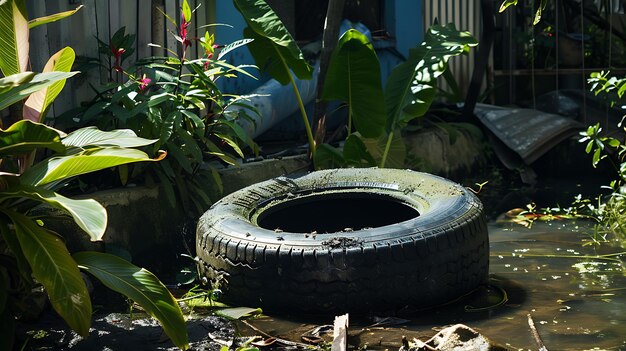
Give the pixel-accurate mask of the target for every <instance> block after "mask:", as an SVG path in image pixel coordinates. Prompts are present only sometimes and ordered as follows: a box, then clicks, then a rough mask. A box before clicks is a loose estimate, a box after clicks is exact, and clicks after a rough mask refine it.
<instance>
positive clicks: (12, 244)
mask: <svg viewBox="0 0 626 351" xmlns="http://www.w3.org/2000/svg"><path fill="white" fill-rule="evenodd" d="M0 235H2V239H4V243H5V244H6V246H7V247H8V249H9V250H10V251H11V252H12V253H13V255H14V256H15V261H16V262H17V269H18V270H19V272H20V274H21V275H22V277H23V278H24V279H30V276H31V273H32V270H31V268H30V265H29V264H28V261H27V260H26V257H24V252H23V251H22V248H21V247H20V242H19V241H18V240H17V237H16V236H15V234H14V232H13V231H12V230H11V229H9V223H8V222H7V221H4V220H0Z"/></svg>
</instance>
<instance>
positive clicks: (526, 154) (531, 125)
mask: <svg viewBox="0 0 626 351" xmlns="http://www.w3.org/2000/svg"><path fill="white" fill-rule="evenodd" d="M474 113H475V114H476V116H477V117H478V118H479V119H480V120H481V122H482V123H483V124H484V125H485V127H487V128H488V129H489V130H490V131H491V132H492V133H493V134H494V135H495V136H496V137H497V138H498V139H499V140H500V141H502V142H503V143H504V144H505V145H506V146H507V147H508V148H510V149H511V150H513V151H514V152H515V153H516V154H518V155H519V156H520V157H521V158H522V160H523V161H524V163H525V164H527V165H529V164H531V163H533V162H535V161H536V160H537V159H538V158H539V157H541V156H543V155H544V154H545V153H546V152H548V151H549V150H550V149H551V148H553V147H554V146H556V145H557V144H558V143H560V142H562V141H563V140H565V139H567V138H569V137H571V136H573V135H576V134H577V133H578V132H579V131H580V130H582V128H583V125H582V124H580V123H579V122H577V121H575V120H573V119H571V118H566V117H563V116H559V115H555V114H552V113H546V112H542V111H538V110H531V109H523V108H506V107H499V106H493V105H485V104H478V105H477V106H476V108H475V110H474Z"/></svg>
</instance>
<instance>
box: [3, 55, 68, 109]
mask: <svg viewBox="0 0 626 351" xmlns="http://www.w3.org/2000/svg"><path fill="white" fill-rule="evenodd" d="M0 46H1V45H0ZM77 73H78V72H46V73H38V74H35V75H34V76H33V77H32V79H31V80H30V81H28V82H25V83H22V84H19V85H17V86H14V87H12V88H10V89H6V90H5V89H3V91H1V92H0V110H3V109H5V108H7V107H9V106H10V105H12V104H14V103H16V102H18V101H20V100H23V99H25V98H26V97H28V96H29V95H30V94H32V93H34V92H36V91H39V90H41V89H43V88H45V87H47V86H50V85H51V84H53V83H54V82H57V81H59V80H62V79H67V78H69V77H71V76H73V75H75V74H77ZM9 79H10V80H13V81H15V78H9ZM0 84H1V83H0Z"/></svg>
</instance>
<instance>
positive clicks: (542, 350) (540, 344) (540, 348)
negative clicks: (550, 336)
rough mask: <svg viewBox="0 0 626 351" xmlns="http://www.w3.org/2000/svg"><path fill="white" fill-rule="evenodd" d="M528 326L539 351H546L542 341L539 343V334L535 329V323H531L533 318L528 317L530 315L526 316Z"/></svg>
mask: <svg viewBox="0 0 626 351" xmlns="http://www.w3.org/2000/svg"><path fill="white" fill-rule="evenodd" d="M528 326H529V327H530V333H531V334H532V335H533V338H534V339H535V343H537V346H538V347H539V351H548V349H547V348H546V346H545V345H544V344H543V341H541V337H540V336H539V332H538V331H537V328H536V327H535V322H534V321H533V317H531V316H530V313H529V314H528Z"/></svg>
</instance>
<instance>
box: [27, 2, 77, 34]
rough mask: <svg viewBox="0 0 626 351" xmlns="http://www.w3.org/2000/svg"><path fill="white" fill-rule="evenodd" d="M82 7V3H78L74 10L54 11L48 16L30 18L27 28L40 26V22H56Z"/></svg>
mask: <svg viewBox="0 0 626 351" xmlns="http://www.w3.org/2000/svg"><path fill="white" fill-rule="evenodd" d="M82 8H83V5H80V6H78V7H77V8H75V9H74V10H69V11H63V12H59V13H55V14H54V15H48V16H44V17H39V18H35V19H32V20H30V21H28V28H35V27H37V26H40V25H42V24H48V23H52V22H56V21H58V20H62V19H64V18H65V17H69V16H71V15H73V14H75V13H76V12H78V10H80V9H82Z"/></svg>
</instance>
